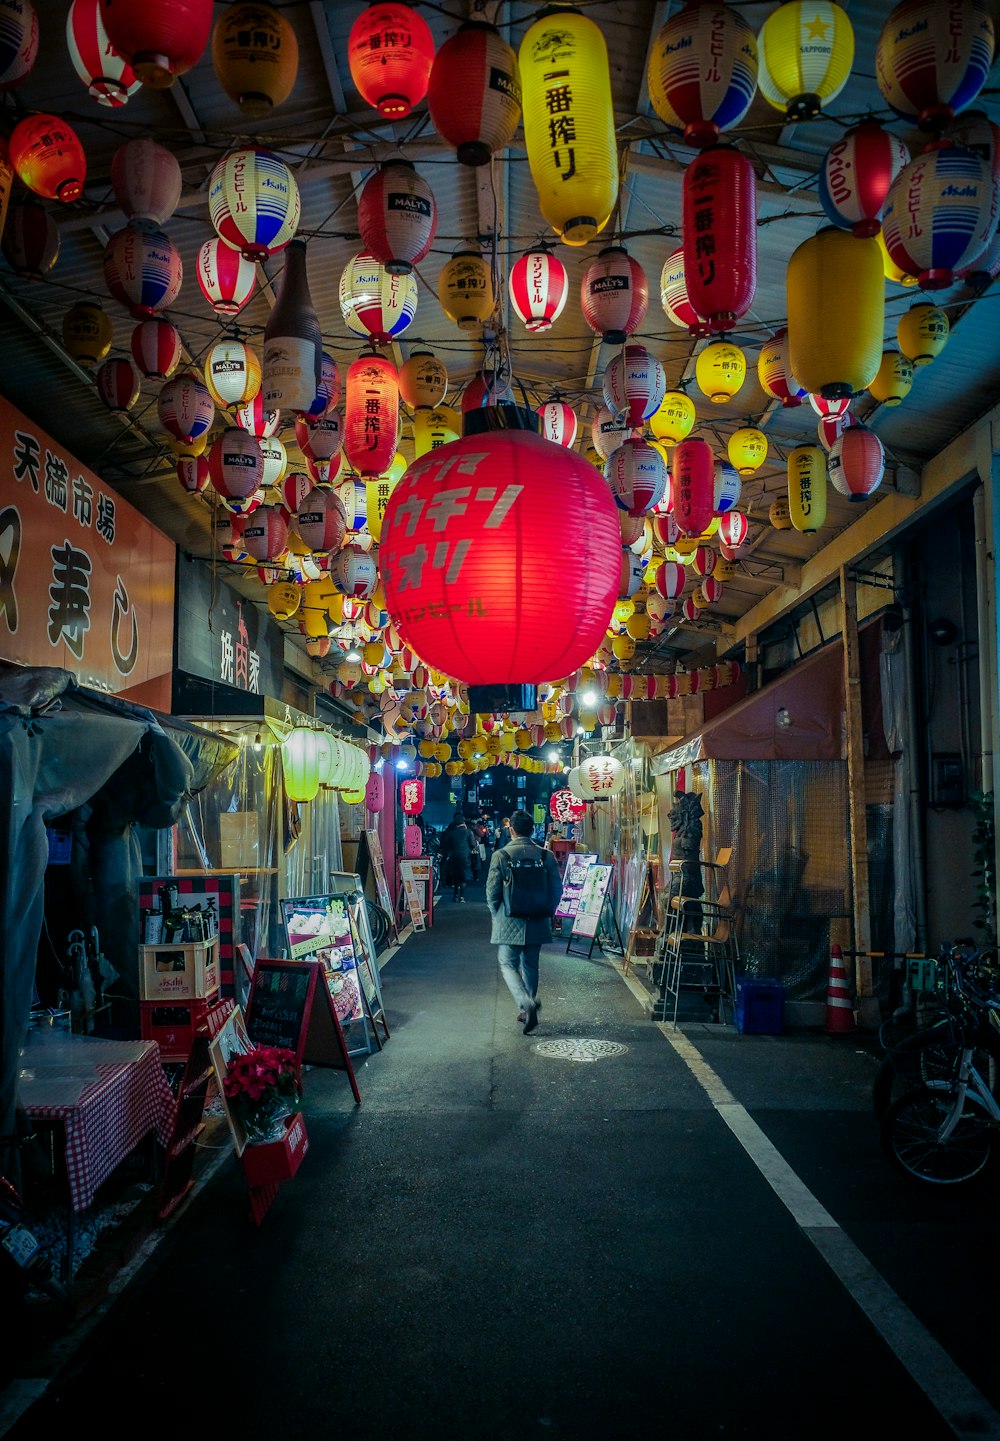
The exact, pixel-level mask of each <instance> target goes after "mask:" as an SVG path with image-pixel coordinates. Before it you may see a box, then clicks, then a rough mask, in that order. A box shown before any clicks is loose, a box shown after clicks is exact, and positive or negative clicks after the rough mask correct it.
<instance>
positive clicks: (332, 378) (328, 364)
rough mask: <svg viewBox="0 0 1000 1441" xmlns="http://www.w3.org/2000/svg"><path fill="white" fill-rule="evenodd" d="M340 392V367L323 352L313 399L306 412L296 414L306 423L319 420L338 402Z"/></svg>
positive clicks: (330, 356) (331, 357)
mask: <svg viewBox="0 0 1000 1441" xmlns="http://www.w3.org/2000/svg"><path fill="white" fill-rule="evenodd" d="M340 391H341V380H340V366H339V365H338V364H337V362H336V361H335V360H334V358H333V356H332V355H330V354H328V352H327V351H325V350H324V351H322V352H321V354H320V357H319V385H318V386H317V387H316V396H315V399H314V400H313V403H312V405H310V406H309V408H308V410H302V411H299V412H298V414H299V415H300V416H304V417H305V419H306V420H308V421H313V420H321V419H322V418H323V416H324V415H326V414H327V412H328V411H331V410H333V408H334V407H335V406H336V405H337V404H338V402H339V401H340Z"/></svg>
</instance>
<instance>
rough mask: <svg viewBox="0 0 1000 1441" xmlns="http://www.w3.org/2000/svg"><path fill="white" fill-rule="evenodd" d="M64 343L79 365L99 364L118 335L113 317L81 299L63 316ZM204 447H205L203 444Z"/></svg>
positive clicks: (92, 303) (90, 302)
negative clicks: (116, 334) (112, 322)
mask: <svg viewBox="0 0 1000 1441" xmlns="http://www.w3.org/2000/svg"><path fill="white" fill-rule="evenodd" d="M62 336H63V345H64V346H65V347H66V350H67V351H68V353H69V354H70V355H71V356H72V358H73V359H74V360H75V361H76V363H77V365H86V366H92V365H98V364H99V363H100V362H101V361H102V360H103V359H104V358H105V356H106V355H107V354H108V352H109V351H110V349H111V342H112V341H113V340H114V338H115V332H114V326H113V325H112V324H111V318H110V316H108V315H105V313H104V311H103V310H102V309H101V307H100V306H99V305H95V304H94V302H93V301H92V300H78V301H77V302H76V304H75V305H73V306H71V307H70V309H69V310H67V312H66V314H65V315H64V316H63V323H62ZM203 448H204V447H203Z"/></svg>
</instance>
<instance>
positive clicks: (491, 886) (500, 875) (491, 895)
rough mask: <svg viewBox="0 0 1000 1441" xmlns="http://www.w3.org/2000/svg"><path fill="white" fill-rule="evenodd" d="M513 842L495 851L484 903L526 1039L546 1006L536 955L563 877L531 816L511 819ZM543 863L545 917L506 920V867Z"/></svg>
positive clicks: (547, 931)
mask: <svg viewBox="0 0 1000 1441" xmlns="http://www.w3.org/2000/svg"><path fill="white" fill-rule="evenodd" d="M510 830H511V839H510V842H509V844H508V845H506V846H503V847H502V848H501V849H500V850H497V851H494V852H493V857H492V859H491V861H490V869H489V874H488V875H487V877H486V903H487V905H488V906H489V908H490V915H491V916H492V918H493V924H492V928H491V931H490V940H491V941H492V942H493V944H494V945H495V946H496V947H497V960H498V961H499V964H500V974H501V975H502V976H503V978H504V981H505V982H506V985H507V989H508V990H509V991H510V993H511V995H512V996H513V997H514V1001H515V1004H516V1005H517V1019H518V1020H519V1021H521V1022H523V1026H524V1034H525V1035H526V1036H527V1035H530V1034H531V1032H532V1031H533V1030H534V1029H535V1027H536V1026H537V1025H538V1012H539V1011H540V1010H541V1007H542V1003H541V1001H540V1000H539V999H538V954H539V951H540V950H541V947H542V945H543V944H544V943H545V942H546V941H551V939H552V915H553V913H554V911H555V908H556V906H557V905H558V904H559V897H560V896H561V895H562V877H561V876H560V875H559V867H558V865H557V864H556V858H555V856H554V855H553V854H552V852H551V851H547V850H543V848H542V847H541V846H538V845H536V844H535V842H534V841H533V840H532V839H531V833H532V831H533V830H534V823H533V821H532V819H531V817H530V816H529V815H528V812H527V811H515V812H514V813H513V815H512V816H511V817H510ZM539 857H540V858H541V859H542V862H543V865H544V867H545V880H546V882H547V883H548V893H547V896H546V898H545V900H546V904H545V910H546V912H547V913H546V914H542V915H538V916H531V917H523V916H508V915H507V914H506V913H505V911H504V895H503V892H504V862H505V860H506V861H507V862H513V861H518V860H537V859H538V858H539Z"/></svg>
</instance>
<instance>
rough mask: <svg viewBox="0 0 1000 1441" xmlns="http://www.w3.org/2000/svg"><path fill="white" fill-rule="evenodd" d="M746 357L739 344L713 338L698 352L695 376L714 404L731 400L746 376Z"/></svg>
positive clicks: (702, 390)
mask: <svg viewBox="0 0 1000 1441" xmlns="http://www.w3.org/2000/svg"><path fill="white" fill-rule="evenodd" d="M746 374H747V360H746V356H745V355H744V354H743V352H742V350H741V349H740V348H739V346H738V345H732V344H731V343H730V342H729V341H728V340H713V341H712V342H711V343H710V344H709V345H706V346H705V347H704V349H703V350H701V351H699V352H698V358H697V360H696V361H695V363H694V375H695V380H696V381H697V382H698V388H699V390H700V391H701V393H702V394H703V395H706V396H707V397H708V399H709V400H710V401H712V403H713V404H714V405H724V404H725V403H726V401H727V400H732V398H733V396H734V395H735V394H736V393H737V391H739V389H740V388H741V386H742V385H743V382H744V380H745V379H746Z"/></svg>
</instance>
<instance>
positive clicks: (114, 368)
mask: <svg viewBox="0 0 1000 1441" xmlns="http://www.w3.org/2000/svg"><path fill="white" fill-rule="evenodd" d="M94 380H95V382H96V384H97V393H98V395H99V396H100V397H101V399H102V400H103V401H104V404H105V405H106V406H107V407H108V409H109V410H111V411H114V412H115V414H116V415H121V414H123V413H124V412H125V411H127V410H131V409H132V407H133V405H135V403H136V401H137V400H138V399H139V388H140V381H139V377H138V375H136V373H135V367H134V366H133V364H132V362H131V361H130V360H125V359H123V358H112V359H111V360H106V361H105V362H104V364H103V365H101V366H99V367H98V370H97V374H96V375H95V376H94Z"/></svg>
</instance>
